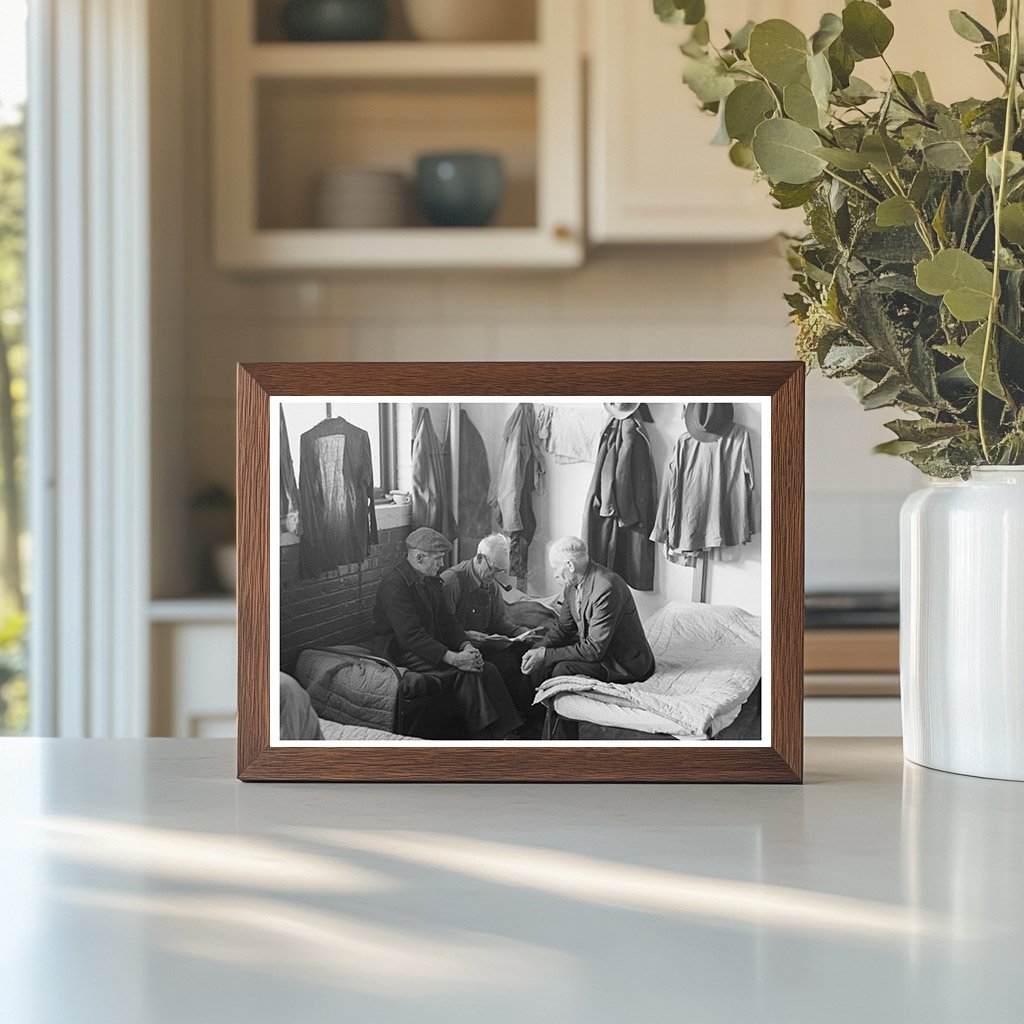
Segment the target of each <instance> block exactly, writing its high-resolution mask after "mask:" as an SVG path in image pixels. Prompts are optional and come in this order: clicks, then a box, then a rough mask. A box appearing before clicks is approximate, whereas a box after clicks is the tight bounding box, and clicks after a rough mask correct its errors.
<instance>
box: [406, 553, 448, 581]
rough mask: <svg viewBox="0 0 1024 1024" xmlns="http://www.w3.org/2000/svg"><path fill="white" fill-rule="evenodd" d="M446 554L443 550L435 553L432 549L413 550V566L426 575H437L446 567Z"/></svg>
mask: <svg viewBox="0 0 1024 1024" xmlns="http://www.w3.org/2000/svg"><path fill="white" fill-rule="evenodd" d="M444 560H445V556H444V553H443V552H440V553H438V554H434V553H432V552H430V551H415V552H413V566H414V567H415V568H416V569H418V570H419V571H420V572H421V573H423V575H424V576H437V575H438V573H440V572H441V570H442V569H443V568H444Z"/></svg>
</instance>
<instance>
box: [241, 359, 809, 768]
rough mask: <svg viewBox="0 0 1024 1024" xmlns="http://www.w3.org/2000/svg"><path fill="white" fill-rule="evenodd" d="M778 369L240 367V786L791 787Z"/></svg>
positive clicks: (795, 580)
mask: <svg viewBox="0 0 1024 1024" xmlns="http://www.w3.org/2000/svg"><path fill="white" fill-rule="evenodd" d="M803 402H804V367H803V365H802V364H800V363H798V362H708V363H683V362H678V363H671V362H670V363H665V362H662V363H655V362H646V363H269V364H246V365H240V366H239V367H238V555H239V589H238V601H239V609H238V776H239V778H240V779H243V780H246V781H260V780H267V781H269V780H309V781H329V780H337V781H387V780H395V781H438V782H458V781H466V782H485V781H490V782H799V781H801V778H802V762H803V715H802V708H803V551H804V540H803V465H804V438H803V415H804V409H803Z"/></svg>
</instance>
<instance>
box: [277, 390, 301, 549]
mask: <svg viewBox="0 0 1024 1024" xmlns="http://www.w3.org/2000/svg"><path fill="white" fill-rule="evenodd" d="M278 447H279V448H280V450H281V454H280V463H281V486H280V492H281V502H280V504H281V508H280V512H281V532H282V533H295V532H296V531H297V530H298V528H299V486H298V484H296V482H295V466H294V464H293V463H292V449H291V446H290V445H289V444H288V425H287V424H286V423H285V421H284V409H282V410H281V431H280V441H279V444H278Z"/></svg>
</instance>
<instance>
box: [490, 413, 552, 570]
mask: <svg viewBox="0 0 1024 1024" xmlns="http://www.w3.org/2000/svg"><path fill="white" fill-rule="evenodd" d="M535 493H536V494H543V493H544V453H543V451H542V449H541V446H540V441H539V440H538V437H537V429H536V419H535V417H534V411H533V405H532V404H531V403H530V402H521V403H520V404H519V405H517V406H516V407H515V409H514V410H513V412H512V415H511V416H509V418H508V422H507V423H506V424H505V431H504V433H503V434H502V447H501V462H500V466H499V469H498V473H497V475H496V477H495V478H494V481H493V484H492V488H491V496H490V501H491V504H492V505H493V506H494V508H495V510H496V513H497V520H498V529H500V530H501V532H502V533H504V534H506V535H507V536H508V538H509V540H510V541H511V552H510V555H511V565H510V568H509V571H510V572H511V574H512V575H513V576H515V577H517V578H519V579H523V578H525V577H526V575H527V570H528V559H529V552H530V542H531V541H532V540H533V535H534V533H535V532H536V530H537V519H536V517H535V516H534V512H533V495H534V494H535Z"/></svg>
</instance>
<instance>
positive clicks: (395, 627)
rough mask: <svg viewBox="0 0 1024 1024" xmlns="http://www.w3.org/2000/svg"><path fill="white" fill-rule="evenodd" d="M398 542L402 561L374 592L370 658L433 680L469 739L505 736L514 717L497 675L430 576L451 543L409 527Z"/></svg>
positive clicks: (519, 721)
mask: <svg viewBox="0 0 1024 1024" xmlns="http://www.w3.org/2000/svg"><path fill="white" fill-rule="evenodd" d="M405 544H406V549H407V551H406V560H405V561H404V562H402V563H401V564H400V565H399V566H398V567H397V568H396V569H394V570H393V571H392V572H390V573H389V574H388V575H387V576H386V577H385V578H384V580H383V582H382V583H381V585H380V589H379V590H378V591H377V601H376V604H375V606H374V609H373V620H374V625H375V626H376V631H377V635H376V636H375V637H374V640H373V644H372V650H373V653H374V654H376V655H378V656H379V657H382V658H387V659H388V661H391V662H393V663H394V664H396V665H401V666H403V667H404V668H407V669H410V670H412V671H413V672H417V673H420V674H421V675H422V676H424V677H426V678H427V679H432V680H434V681H435V682H436V683H437V684H438V685H437V699H449V700H450V701H451V704H452V710H453V711H454V714H455V718H456V719H457V721H458V722H459V724H460V726H461V728H462V729H463V730H464V732H465V735H466V736H468V737H469V739H504V738H506V737H508V736H509V734H510V733H512V732H514V730H516V729H517V728H518V727H519V726H520V725H521V724H522V718H521V716H520V715H519V713H518V712H517V711H516V708H515V705H514V704H513V702H512V698H511V696H510V695H509V692H508V689H507V688H506V686H505V684H504V682H503V681H502V678H501V675H500V673H499V672H498V670H497V669H496V668H495V667H494V665H491V664H489V663H488V662H485V661H484V659H483V657H482V656H481V654H480V652H479V651H478V650H477V649H476V647H474V646H473V643H472V641H471V640H470V639H469V637H468V636H467V635H466V632H465V630H464V629H463V628H462V626H461V625H459V622H458V620H457V619H456V618H455V615H454V614H453V612H452V610H451V607H450V606H449V603H448V600H447V599H446V598H445V596H444V588H443V587H442V585H441V580H440V579H439V578H438V574H439V573H440V571H441V568H442V567H443V566H444V563H445V558H446V556H447V554H448V552H449V551H450V550H451V544H450V543H449V542H448V541H447V540H446V539H445V538H444V537H443V536H442V535H441V534H440V533H438V532H437V531H436V530H432V529H430V528H429V527H426V526H422V527H420V528H419V529H416V530H413V531H412V533H410V534H409V536H408V537H407V538H406V541H405ZM437 738H439V739H459V738H462V737H458V736H448V737H437Z"/></svg>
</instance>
